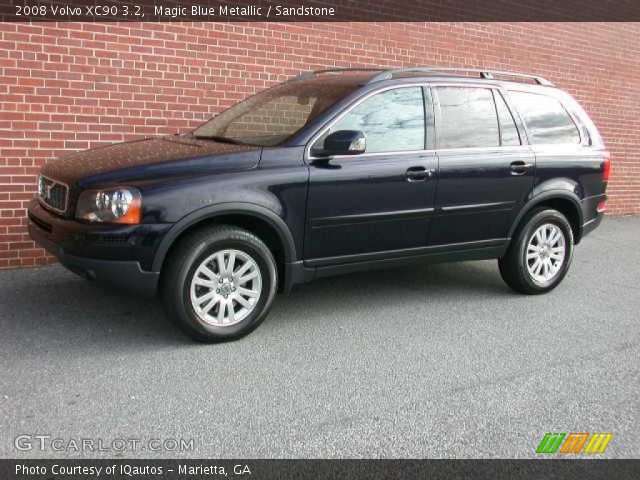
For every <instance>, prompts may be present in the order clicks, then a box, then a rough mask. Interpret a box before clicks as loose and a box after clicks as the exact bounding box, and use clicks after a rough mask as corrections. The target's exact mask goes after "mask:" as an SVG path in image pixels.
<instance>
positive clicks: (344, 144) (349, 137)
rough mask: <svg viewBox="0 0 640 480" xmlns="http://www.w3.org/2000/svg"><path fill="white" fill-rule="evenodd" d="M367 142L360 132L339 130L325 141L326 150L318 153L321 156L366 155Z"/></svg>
mask: <svg viewBox="0 0 640 480" xmlns="http://www.w3.org/2000/svg"><path fill="white" fill-rule="evenodd" d="M366 147H367V140H366V139H365V137H364V133H362V132H361V131H360V130H338V131H337V132H333V133H332V134H330V135H328V136H327V138H325V139H324V148H323V149H322V150H321V151H320V152H317V154H318V155H321V156H326V157H329V156H332V155H358V154H360V153H364V151H365V149H366Z"/></svg>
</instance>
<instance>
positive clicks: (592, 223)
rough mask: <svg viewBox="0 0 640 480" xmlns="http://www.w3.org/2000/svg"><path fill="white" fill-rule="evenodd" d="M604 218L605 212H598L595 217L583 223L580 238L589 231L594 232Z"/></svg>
mask: <svg viewBox="0 0 640 480" xmlns="http://www.w3.org/2000/svg"><path fill="white" fill-rule="evenodd" d="M603 218H604V212H602V213H598V214H597V215H596V216H595V217H594V218H592V219H591V220H589V221H588V222H585V223H584V224H583V225H582V233H581V235H580V238H584V237H585V236H586V235H588V234H589V233H591V232H593V231H594V230H595V229H596V228H598V226H599V225H600V224H601V223H602V219H603Z"/></svg>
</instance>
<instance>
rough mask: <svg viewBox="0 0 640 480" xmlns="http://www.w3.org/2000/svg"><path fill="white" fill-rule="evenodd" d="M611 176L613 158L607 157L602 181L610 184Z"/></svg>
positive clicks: (603, 167)
mask: <svg viewBox="0 0 640 480" xmlns="http://www.w3.org/2000/svg"><path fill="white" fill-rule="evenodd" d="M609 175H611V157H610V156H609V155H607V156H606V158H605V159H604V164H603V166H602V181H604V182H608V181H609Z"/></svg>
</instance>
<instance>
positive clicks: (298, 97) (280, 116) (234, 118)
mask: <svg viewBox="0 0 640 480" xmlns="http://www.w3.org/2000/svg"><path fill="white" fill-rule="evenodd" d="M357 88H358V84H357V83H356V82H353V83H344V84H335V83H332V82H324V83H321V82H320V81H319V80H315V79H314V80H302V81H298V82H287V83H283V84H280V85H276V86H275V87H272V88H269V89H267V90H263V91H262V92H260V93H258V94H256V95H253V96H251V97H249V98H247V99H246V100H244V101H242V102H240V103H236V104H235V105H234V106H232V107H231V108H228V109H227V110H225V111H223V112H221V113H220V114H218V115H216V116H215V117H214V118H212V119H211V120H209V121H208V122H206V123H205V124H203V125H201V126H200V127H198V128H197V129H196V130H194V132H193V134H194V135H195V136H197V137H202V138H208V137H222V138H226V139H228V140H232V141H235V142H240V143H247V144H250V145H264V146H272V145H278V144H279V143H282V142H283V141H284V140H286V139H287V138H289V137H290V136H292V135H293V134H295V133H296V132H297V131H299V130H300V129H301V128H304V126H305V125H306V124H308V123H309V122H311V121H313V120H314V119H315V118H316V117H317V116H318V115H320V114H321V113H322V112H324V111H325V110H326V109H328V108H329V107H331V106H332V105H333V104H335V103H336V102H338V101H340V100H342V99H343V98H344V97H346V96H347V95H349V94H350V93H352V92H353V91H354V90H356V89H357Z"/></svg>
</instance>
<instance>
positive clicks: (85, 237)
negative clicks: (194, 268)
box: [28, 199, 171, 296]
mask: <svg viewBox="0 0 640 480" xmlns="http://www.w3.org/2000/svg"><path fill="white" fill-rule="evenodd" d="M28 216H29V235H30V236H31V238H32V239H33V240H34V241H35V242H36V243H37V244H38V245H40V246H41V247H43V248H44V249H46V250H47V251H48V252H50V253H51V254H53V255H54V256H55V257H56V258H57V259H58V260H59V261H60V263H61V264H62V265H64V266H65V267H66V268H68V269H69V270H71V271H73V272H74V273H77V274H79V275H82V276H85V277H88V278H92V279H96V280H98V281H101V282H105V283H107V284H111V285H114V286H116V287H119V288H123V289H126V290H127V291H129V292H133V293H137V294H140V295H145V296H152V295H154V294H155V292H156V291H157V288H158V281H159V278H160V273H159V272H153V271H150V270H151V268H150V265H151V264H152V262H153V255H154V254H155V250H156V248H157V246H158V244H159V243H160V240H161V239H162V237H163V236H164V234H165V233H166V232H167V231H168V230H169V228H170V227H171V226H170V225H168V224H141V225H95V224H85V223H82V222H77V221H74V220H69V219H64V218H61V217H58V216H56V215H53V214H51V213H49V212H48V211H47V210H45V209H44V208H43V207H42V206H41V205H40V203H39V202H38V201H37V200H35V199H34V200H32V201H31V203H30V204H29V208H28ZM147 268H148V270H147Z"/></svg>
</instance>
